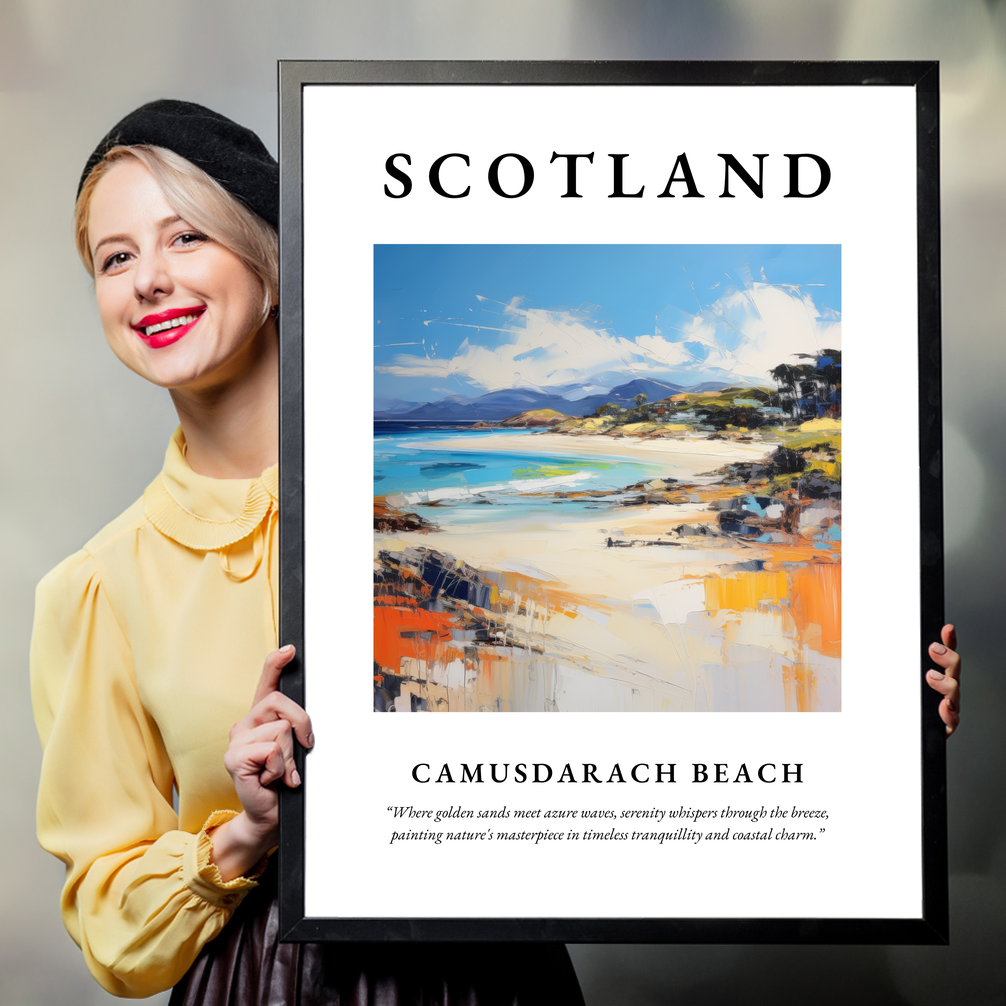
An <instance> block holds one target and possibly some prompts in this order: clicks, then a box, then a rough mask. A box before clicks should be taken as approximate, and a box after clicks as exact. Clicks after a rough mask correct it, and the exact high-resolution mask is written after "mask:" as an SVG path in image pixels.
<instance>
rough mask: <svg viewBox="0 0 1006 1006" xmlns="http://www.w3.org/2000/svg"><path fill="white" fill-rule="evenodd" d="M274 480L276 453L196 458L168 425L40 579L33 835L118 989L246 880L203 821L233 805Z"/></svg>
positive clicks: (219, 924) (76, 923)
mask: <svg viewBox="0 0 1006 1006" xmlns="http://www.w3.org/2000/svg"><path fill="white" fill-rule="evenodd" d="M277 493H278V470H277V468H276V467H273V468H269V469H267V470H266V471H265V472H263V474H262V476H261V477H260V478H258V479H227V480H223V479H212V478H207V477H205V476H202V475H197V474H196V473H195V472H193V471H192V469H191V468H189V466H188V464H187V463H186V461H185V441H184V438H183V437H182V434H181V431H180V430H178V431H176V433H175V434H174V436H173V437H172V439H171V443H170V444H169V446H168V451H167V456H166V457H165V461H164V469H163V470H162V472H161V473H160V475H158V477H157V478H156V479H155V480H154V481H153V482H152V483H151V484H150V486H149V487H148V488H147V490H146V492H145V493H144V495H143V498H142V499H140V500H138V501H137V502H136V503H134V504H133V506H131V507H130V508H129V509H128V510H127V511H126V512H125V513H124V514H122V516H121V517H119V518H118V519H117V520H114V521H112V523H111V524H109V525H108V526H107V527H106V528H104V529H103V530H102V531H100V532H99V533H98V534H97V535H96V536H95V537H94V538H92V539H91V541H89V542H88V543H87V544H86V545H85V546H84V548H83V549H81V551H79V552H77V553H76V554H75V555H72V556H70V558H68V559H66V560H65V561H64V562H62V563H61V564H60V565H59V566H57V567H56V568H55V569H54V570H53V571H52V572H51V573H49V574H48V575H47V576H46V577H45V578H44V579H43V580H42V582H41V583H40V584H39V586H38V591H37V595H36V608H35V626H34V632H33V635H32V647H31V684H32V701H33V704H34V709H35V722H36V725H37V727H38V732H39V736H40V737H41V740H42V746H43V749H44V755H43V759H42V779H41V784H40V787H39V795H38V837H39V842H40V843H41V844H42V846H43V848H45V849H47V850H48V851H49V852H51V853H52V854H53V855H54V856H58V857H59V858H60V859H61V860H62V861H63V862H64V863H65V864H66V884H65V886H64V887H63V894H62V911H63V920H64V922H65V924H66V928H67V929H68V930H69V933H70V935H71V936H72V937H73V938H74V940H75V941H76V942H77V943H78V944H79V945H80V947H81V949H82V950H83V951H84V957H85V959H86V961H87V966H88V968H90V970H91V973H92V974H93V975H94V977H95V978H96V979H97V980H98V982H99V983H100V984H101V985H102V986H103V987H104V988H105V989H107V990H108V991H109V992H112V993H114V994H115V995H119V996H149V995H153V994H154V993H155V992H160V991H162V990H164V989H167V988H170V987H171V986H172V985H174V984H175V983H176V982H177V981H178V980H179V979H181V977H182V976H183V975H184V974H185V972H186V971H187V970H188V968H189V967H190V965H191V964H192V962H193V960H194V959H195V957H196V955H197V954H198V953H199V951H200V949H201V948H202V947H203V945H204V944H205V943H207V942H208V941H209V940H212V939H213V937H214V936H216V935H217V934H218V933H219V932H220V930H221V929H222V928H223V926H224V925H225V923H226V922H227V921H228V919H229V918H230V917H231V914H232V913H233V911H234V909H235V908H236V907H237V905H238V904H240V903H241V901H242V899H243V898H244V896H245V894H246V893H247V891H248V890H249V889H250V888H252V887H254V886H255V882H254V880H250V879H248V878H244V877H239V878H237V879H235V880H231V881H229V882H226V883H225V882H223V880H222V878H221V876H220V873H219V871H218V870H217V868H216V867H215V866H214V865H213V864H212V863H210V861H209V855H210V848H211V847H210V841H209V838H208V837H207V835H206V829H207V828H212V827H213V826H214V825H217V824H220V823H222V822H223V821H225V820H228V819H229V818H230V817H232V816H233V815H234V814H236V813H237V812H238V811H240V809H241V805H240V803H239V801H238V798H237V795H236V793H235V792H234V787H233V785H232V784H231V780H230V776H229V775H228V774H227V771H226V769H225V768H224V763H223V757H224V752H225V751H226V749H227V743H228V731H229V730H230V728H231V726H232V725H233V724H234V723H235V722H236V721H237V720H239V719H241V717H243V716H244V715H245V714H246V713H247V712H248V709H249V707H250V705H251V700H252V697H253V696H254V693H255V686H256V684H257V682H258V679H259V675H260V673H261V670H262V661H263V659H264V658H265V656H266V654H267V653H268V652H269V651H270V650H272V649H274V648H275V646H276V624H277V600H278V596H277V595H278V561H277V559H278V556H277V550H278V544H277V534H276V528H277ZM172 786H174V788H175V789H176V790H177V793H178V811H177V813H176V812H175V810H174V809H173V795H172Z"/></svg>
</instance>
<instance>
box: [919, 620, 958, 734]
mask: <svg viewBox="0 0 1006 1006" xmlns="http://www.w3.org/2000/svg"><path fill="white" fill-rule="evenodd" d="M940 639H942V640H943V642H942V643H931V644H930V646H929V656H930V657H932V659H933V660H934V661H935V662H936V663H937V664H939V665H940V667H942V668H943V671H937V670H930V671H927V672H926V681H927V682H928V684H929V687H930V688H932V689H935V690H936V691H937V692H939V693H940V695H942V696H943V701H942V702H941V703H940V719H941V720H943V722H944V723H945V724H946V725H947V736H948V737H949V736H950V735H951V734H952V733H953V732H954V731H955V730H956V729H957V724H958V723H960V721H961V680H960V679H961V658H960V654H959V653H957V652H956V651H957V632H956V630H955V629H954V627H953V626H952V625H944V626H943V631H942V632H941V633H940Z"/></svg>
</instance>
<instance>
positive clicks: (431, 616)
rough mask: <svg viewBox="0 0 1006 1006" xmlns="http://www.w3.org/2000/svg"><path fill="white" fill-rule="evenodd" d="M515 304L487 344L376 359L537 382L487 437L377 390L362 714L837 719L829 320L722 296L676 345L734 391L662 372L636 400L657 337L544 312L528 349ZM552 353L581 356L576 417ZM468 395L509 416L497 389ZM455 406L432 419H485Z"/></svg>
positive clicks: (758, 289)
mask: <svg viewBox="0 0 1006 1006" xmlns="http://www.w3.org/2000/svg"><path fill="white" fill-rule="evenodd" d="M521 303H522V302H521V301H520V299H519V298H516V299H511V300H510V301H508V302H507V304H506V305H505V310H504V311H503V320H502V323H501V325H500V326H499V329H500V331H499V333H498V336H497V337H498V339H499V344H498V345H496V346H495V348H494V347H493V345H492V344H490V345H489V346H483V347H482V350H485V352H482V350H480V351H479V352H476V351H475V348H474V347H473V346H472V344H471V343H470V342H468V341H467V340H462V342H460V343H459V345H458V347H457V350H456V352H455V353H454V356H453V357H452V359H451V360H449V361H446V362H445V361H442V360H439V361H433V360H432V359H428V360H427V361H426V362H425V363H424V362H422V360H420V359H419V358H415V359H413V358H408V357H403V356H400V357H398V358H396V360H395V362H394V363H383V364H381V363H379V364H378V366H377V368H376V369H377V371H378V373H379V374H380V373H381V372H383V373H386V374H392V375H394V376H395V377H396V378H398V379H401V378H402V376H403V374H404V372H405V371H408V370H410V369H411V371H412V372H413V373H414V374H415V375H416V376H420V375H422V376H425V377H428V376H432V375H433V372H434V371H436V372H437V373H438V374H441V375H447V374H449V373H457V372H460V371H461V370H465V372H466V374H467V376H468V378H469V379H470V380H472V381H473V382H474V381H475V380H476V375H481V376H479V377H478V383H480V384H481V385H482V387H493V386H494V385H493V381H494V380H497V378H496V377H492V376H491V375H493V374H495V375H498V374H499V373H500V372H501V371H500V361H501V360H504V361H505V362H506V363H507V366H508V367H510V368H511V370H513V365H519V366H520V367H521V368H523V369H522V370H521V372H522V373H523V370H526V369H528V368H531V367H532V366H533V367H534V368H538V367H539V366H544V365H545V364H543V363H542V361H546V363H547V365H548V366H552V367H553V371H552V373H553V374H554V375H556V376H555V381H556V386H555V387H553V388H551V389H550V388H548V387H544V388H542V387H540V386H539V389H538V391H536V392H535V393H534V395H532V396H531V398H530V399H529V401H528V402H527V404H528V408H527V409H524V410H519V411H516V412H515V413H513V414H512V415H510V416H509V417H507V418H506V419H505V421H502V422H501V421H500V420H499V419H498V418H490V419H489V420H478V421H474V420H475V419H476V418H477V417H475V416H474V415H473V421H472V422H469V423H468V424H467V425H462V426H457V425H456V424H452V423H450V422H447V421H445V420H444V419H443V418H442V414H441V413H436V410H434V409H433V407H432V406H429V407H427V406H422V405H414V403H412V402H403V403H402V404H403V406H409V409H405V408H402V409H399V411H398V412H395V413H393V412H392V411H391V410H392V409H396V408H398V406H395V405H394V400H393V399H392V398H391V397H390V396H388V395H384V396H383V397H382V398H381V400H380V404H379V407H378V406H375V409H376V410H377V411H378V412H379V414H380V416H381V417H383V418H382V419H381V420H380V421H377V422H375V471H374V477H375V497H374V527H375V536H374V570H375V574H374V577H375V579H374V582H375V597H374V670H373V674H374V706H375V709H377V710H380V711H396V712H419V711H429V712H455V711H498V712H507V711H580V710H600V711H661V710H663V711H680V712H684V711H713V712H717V711H792V712H813V711H822V710H837V709H839V708H840V705H841V687H840V671H841V369H840V368H841V354H840V352H839V351H838V350H837V349H823V348H822V345H829V346H834V345H836V343H837V337H838V320H837V317H838V316H837V312H834V311H824V310H821V309H818V307H817V306H816V305H815V304H814V301H813V299H812V298H811V297H810V296H809V295H808V294H806V292H804V291H802V290H799V289H796V288H792V289H788V288H782V287H779V288H772V289H767V284H753V285H752V284H749V285H748V287H746V288H744V289H742V290H732V291H727V292H725V293H721V294H720V296H719V299H718V300H717V301H716V303H715V305H714V307H715V310H713V308H712V307H711V308H710V309H709V310H706V311H700V312H699V313H698V314H696V315H694V316H693V319H692V322H691V323H690V325H689V327H688V331H689V333H690V334H689V340H690V341H691V340H694V339H696V338H698V337H699V335H702V333H706V334H705V335H703V338H705V339H706V343H705V344H706V349H707V352H706V353H705V355H704V357H703V361H704V363H703V368H702V372H703V373H704V374H708V373H709V368H710V367H713V366H714V365H715V370H716V373H718V374H720V375H722V376H729V377H733V379H734V380H733V382H732V383H731V384H726V383H724V382H720V383H719V384H706V385H703V386H702V387H697V386H695V385H693V386H692V387H691V390H688V389H687V387H686V390H681V387H682V386H681V385H678V384H674V383H673V381H671V380H670V378H672V377H675V376H678V377H680V376H681V375H680V374H677V375H675V374H670V373H668V372H667V371H666V370H663V371H660V372H659V374H655V376H654V379H652V380H651V379H648V383H647V384H646V385H645V386H646V387H647V388H649V390H650V391H651V392H653V393H654V394H660V395H661V396H662V397H661V398H660V399H657V400H654V401H650V399H649V394H648V393H647V392H645V391H640V390H639V388H640V387H642V385H640V384H637V383H635V379H634V378H633V375H634V374H636V373H638V372H639V371H640V369H642V370H643V371H649V370H650V369H651V363H652V361H653V360H654V359H657V358H659V357H660V354H661V353H663V355H664V358H665V359H666V361H669V362H670V363H673V359H672V357H673V356H674V354H673V352H672V351H671V349H666V348H665V349H664V350H662V349H661V347H660V345H659V344H658V343H659V342H660V339H659V333H657V334H655V335H654V336H653V337H650V336H647V337H645V338H644V339H643V341H642V342H641V341H640V338H636V339H634V340H632V346H631V347H630V346H627V345H623V344H622V343H621V342H619V341H618V337H617V336H616V335H613V334H612V333H610V332H603V333H598V332H597V331H594V333H593V335H592V336H591V338H590V339H586V336H585V335H584V333H583V332H581V331H580V327H582V325H583V324H584V323H583V320H582V319H579V320H578V321H577V322H576V324H572V323H568V322H563V321H562V319H559V318H551V319H550V320H548V319H546V320H548V325H558V326H560V327H563V326H564V329H563V332H562V333H561V334H562V340H559V338H558V336H555V337H554V338H552V337H550V338H551V341H548V340H545V341H544V342H540V341H539V343H538V345H539V348H540V349H541V351H540V352H535V351H534V347H533V346H532V345H530V344H529V345H525V343H527V342H528V340H529V339H530V341H531V343H534V342H535V339H532V338H531V337H530V336H526V337H525V336H521V337H520V338H515V337H514V326H518V327H520V328H521V331H524V332H526V331H528V330H529V327H530V326H532V324H534V325H538V327H539V328H541V326H542V325H544V324H545V322H544V321H543V320H542V319H541V318H539V317H537V316H536V315H534V313H533V312H529V311H528V310H526V309H525V308H523V307H521ZM794 311H798V312H802V313H801V319H802V320H801V321H800V323H799V325H797V324H796V322H795V321H794V318H795V315H794V313H793V312H794ZM731 312H732V314H731ZM731 318H733V321H735V322H736V323H737V324H738V325H740V326H741V327H742V328H743V333H742V335H743V338H740V337H738V338H735V339H733V341H732V342H731V340H730V339H728V338H727V336H726V335H725V334H724V333H725V331H726V330H725V329H724V328H723V327H722V326H723V325H724V324H727V325H728V324H732V323H733V322H731ZM724 319H726V320H725V321H724ZM773 319H775V320H773ZM780 319H782V320H780ZM458 324H459V325H462V324H468V323H467V322H462V321H460V320H459V321H458ZM578 326H580V327H578ZM794 326H795V327H796V328H798V329H799V337H798V338H794V337H793V336H792V332H793V330H794ZM801 326H802V327H801ZM425 327H429V326H425ZM479 327H480V331H481V332H482V334H483V336H484V328H485V326H479ZM588 327H589V326H588ZM546 328H547V326H546ZM824 328H827V329H828V336H827V337H828V339H829V341H828V342H827V343H823V344H822V343H821V341H820V340H821V338H823V336H822V335H821V331H822V329H824ZM545 331H546V329H545V328H542V332H545ZM549 331H551V329H549ZM697 333H698V334H697ZM709 333H712V334H709ZM717 333H718V334H717ZM744 333H746V334H744ZM539 334H540V333H539ZM541 339H544V336H541ZM569 339H573V340H574V341H579V342H581V343H583V345H585V346H586V349H585V350H584V352H587V350H589V353H587V357H584V359H587V358H589V359H590V360H593V361H594V362H593V363H591V364H590V366H589V367H587V366H586V365H585V369H584V371H583V372H582V373H581V374H580V375H579V379H580V381H581V384H580V386H581V388H586V387H587V386H588V383H589V382H595V384H594V385H593V386H591V389H590V390H591V391H593V392H596V394H595V395H594V396H593V397H590V398H589V400H588V399H585V398H583V397H582V396H581V399H580V401H581V403H582V404H581V407H579V408H577V407H576V406H575V404H574V403H573V402H572V400H571V398H569V397H565V396H568V394H569V392H568V391H567V390H566V387H559V386H558V382H559V379H560V378H561V380H562V382H565V385H566V386H567V387H568V384H569V382H570V381H571V380H572V379H573V378H574V377H575V375H574V374H573V373H572V369H571V368H573V362H572V361H573V360H574V358H575V354H573V352H572V351H571V350H570V346H569V345H568V341H569ZM584 340H586V341H584ZM651 343H652V344H651ZM610 344H614V345H615V346H616V349H617V353H619V354H621V356H622V357H623V358H626V357H631V359H632V360H634V361H635V364H634V365H633V369H631V370H628V371H626V370H625V369H620V368H619V366H617V365H616V363H617V361H616V362H612V355H611V345H610ZM675 344H680V343H677V342H676V343H675ZM542 346H543V347H544V348H541V347H542ZM564 346H565V347H566V348H565V349H563V347H564ZM605 347H607V348H605ZM729 347H732V348H729ZM756 348H757V352H756V351H755V350H756ZM487 353H488V354H490V355H493V357H494V359H495V361H496V362H495V363H493V362H492V360H490V359H489V358H488V356H487V355H486V354H487ZM640 353H643V355H644V356H645V358H646V360H648V361H650V362H648V363H645V366H642V365H641V364H640V363H639V360H636V356H638V355H639V354H640ZM556 354H559V355H560V356H562V359H563V361H564V362H563V364H562V367H561V368H559V369H556V359H558V357H557V356H556ZM605 354H607V355H605ZM633 354H635V355H633ZM731 354H733V355H731ZM553 357H554V359H553ZM741 358H743V360H744V363H743V365H741V364H739V363H738V362H737V361H738V360H739V359H741ZM731 359H732V360H733V363H730V368H731V369H730V370H729V371H728V370H727V364H728V363H729V361H730V360H731ZM644 362H645V361H644ZM693 362H694V361H693ZM431 368H432V369H431ZM480 368H481V369H480ZM692 369H693V370H694V369H695V368H694V367H693V368H692ZM514 372H516V371H514ZM529 372H530V371H529ZM534 372H535V374H536V375H537V378H540V377H541V374H539V373H538V370H535V371H534ZM661 382H662V383H661ZM605 384H607V386H608V388H609V389H613V390H611V391H609V392H607V393H606V392H605V388H604V385H605ZM616 385H617V387H616ZM495 386H496V387H499V386H500V385H498V384H497V385H495ZM665 392H666V394H665ZM512 393H513V394H514V395H517V396H518V398H519V397H520V396H521V395H523V394H524V392H522V391H521V390H520V388H519V387H517V386H514V387H513V388H512ZM506 394H511V392H506ZM606 394H607V395H608V396H609V399H610V400H608V401H601V403H600V404H599V405H598V404H595V403H594V397H598V396H600V398H601V399H604V398H605V395H606ZM546 398H547V403H546ZM484 399H485V400H487V401H488V400H489V399H492V403H493V404H492V406H491V408H492V409H496V410H497V412H496V413H493V414H492V415H493V416H496V415H498V411H499V410H501V409H502V410H504V411H505V405H501V404H500V403H505V402H506V401H507V399H506V395H505V394H504V395H502V396H500V395H497V396H496V397H495V398H493V396H492V395H486V396H484ZM514 400H517V399H514ZM467 401H468V404H465V405H463V406H458V405H457V403H456V402H455V403H454V405H452V406H451V408H454V407H455V406H457V407H458V408H462V407H463V408H465V409H471V408H475V409H478V408H479V407H484V408H486V409H489V408H490V406H489V405H485V406H479V404H478V403H479V401H481V400H479V399H469V400H467ZM472 402H474V403H475V404H474V406H473V405H472V404H471V403H472ZM389 403H391V405H390V407H389ZM548 403H551V404H548ZM557 404H558V405H560V406H562V410H560V409H558V408H555V407H554V406H555V405H557ZM447 407H448V406H447V405H444V404H443V403H441V404H439V405H438V406H437V409H445V408H447ZM423 409H426V410H427V411H426V412H425V413H424V412H423V411H422V410H423ZM410 410H411V413H412V415H413V418H412V419H411V420H410V419H409V418H408V416H409V412H410ZM431 410H432V411H431ZM399 413H401V417H399ZM434 413H436V414H437V415H441V418H439V419H437V418H433V419H429V418H424V416H429V415H433V414H434ZM392 414H394V415H395V417H396V421H392V420H390V419H388V418H387V417H388V416H390V415H392ZM486 414H487V415H489V414H490V413H489V412H487V413H486Z"/></svg>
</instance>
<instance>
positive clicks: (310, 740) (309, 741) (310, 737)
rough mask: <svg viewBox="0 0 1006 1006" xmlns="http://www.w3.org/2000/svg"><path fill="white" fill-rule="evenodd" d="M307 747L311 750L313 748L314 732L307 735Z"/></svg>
mask: <svg viewBox="0 0 1006 1006" xmlns="http://www.w3.org/2000/svg"><path fill="white" fill-rule="evenodd" d="M307 746H308V747H309V748H313V747H314V732H313V731H312V732H311V733H309V734H308V735H307Z"/></svg>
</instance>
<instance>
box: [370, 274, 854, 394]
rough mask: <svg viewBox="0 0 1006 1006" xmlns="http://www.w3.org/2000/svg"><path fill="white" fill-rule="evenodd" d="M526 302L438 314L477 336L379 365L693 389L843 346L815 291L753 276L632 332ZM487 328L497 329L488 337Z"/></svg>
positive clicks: (753, 378)
mask: <svg viewBox="0 0 1006 1006" xmlns="http://www.w3.org/2000/svg"><path fill="white" fill-rule="evenodd" d="M479 300H480V301H483V302H485V301H486V298H484V297H479ZM523 303H524V301H523V299H522V298H520V297H514V298H513V299H512V300H511V301H509V303H506V304H502V305H500V307H501V308H502V310H501V311H500V312H499V315H498V316H499V318H500V323H499V325H479V324H476V323H472V322H460V321H455V320H446V319H445V320H443V321H438V320H437V319H430V320H429V321H428V322H427V325H429V326H430V327H433V326H438V325H452V326H460V327H463V328H471V329H474V330H476V331H477V333H478V334H474V335H473V336H472V337H471V338H470V339H465V340H464V341H463V342H462V343H461V345H460V346H459V347H458V349H457V351H456V352H455V353H454V355H453V356H451V357H449V358H438V357H436V356H428V355H424V356H412V355H408V354H400V355H398V356H396V357H395V358H394V359H393V360H392V362H391V363H388V364H384V365H381V366H378V368H377V369H378V371H380V372H381V373H385V374H390V375H394V376H398V377H424V378H441V379H443V378H449V377H453V378H458V379H464V380H466V381H468V382H470V384H473V385H475V386H476V387H479V388H481V389H484V390H485V391H495V390H498V389H501V388H511V387H515V386H527V385H530V386H534V387H540V388H547V387H561V386H569V385H577V386H580V387H581V388H583V389H584V390H585V391H586V388H587V387H589V388H590V389H591V392H595V391H604V390H607V389H609V388H611V387H613V386H615V385H616V384H622V383H625V382H626V381H628V380H631V379H633V378H637V377H647V378H650V379H653V380H664V381H670V382H673V383H678V384H683V385H686V386H687V385H691V384H695V383H699V382H701V381H704V380H716V379H718V380H728V381H738V382H741V383H747V384H766V383H769V382H770V379H769V376H768V372H769V371H770V370H771V369H772V368H773V367H776V366H778V365H779V364H780V363H791V362H796V360H795V359H794V357H793V354H795V353H817V352H819V351H820V350H821V349H824V348H832V349H838V348H839V347H840V345H841V343H840V322H839V319H838V316H837V315H836V314H834V313H833V312H830V311H825V312H821V311H819V310H818V308H817V306H816V305H815V304H814V301H813V299H812V297H811V296H810V295H809V294H808V293H806V292H805V291H803V290H801V289H799V288H797V287H793V286H782V285H773V284H769V283H748V284H747V285H746V286H745V287H744V288H743V289H731V290H728V291H726V292H725V293H724V294H723V296H722V297H720V298H719V300H717V301H715V302H714V303H713V304H711V305H709V306H708V307H706V308H702V309H701V310H699V311H698V312H697V313H695V314H691V313H688V312H685V311H681V310H680V309H678V308H668V309H667V310H665V311H664V312H663V313H662V314H661V315H660V316H659V317H658V318H657V319H656V324H655V326H654V333H653V334H652V335H651V334H649V333H647V334H645V335H637V336H633V337H629V336H625V335H621V334H618V333H616V332H612V331H610V330H609V329H607V328H604V327H602V326H600V325H598V324H597V323H596V322H593V321H592V320H591V318H590V312H589V311H569V310H555V311H550V310H544V309H541V308H525V307H523V306H522V305H523ZM482 333H486V334H488V333H496V334H495V335H493V336H490V337H489V338H488V339H486V336H485V335H482ZM472 340H475V341H472ZM485 342H489V345H485V344H484V343H485Z"/></svg>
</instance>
